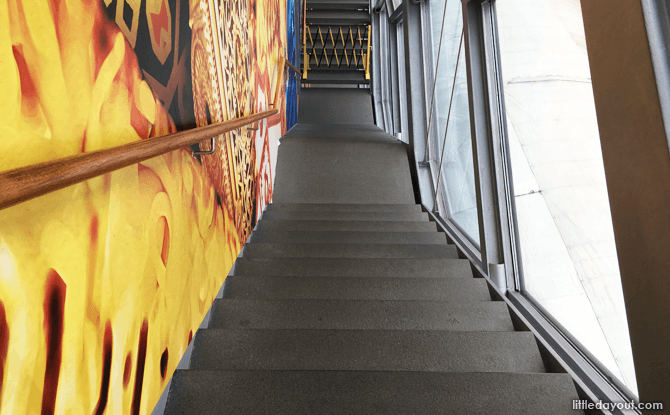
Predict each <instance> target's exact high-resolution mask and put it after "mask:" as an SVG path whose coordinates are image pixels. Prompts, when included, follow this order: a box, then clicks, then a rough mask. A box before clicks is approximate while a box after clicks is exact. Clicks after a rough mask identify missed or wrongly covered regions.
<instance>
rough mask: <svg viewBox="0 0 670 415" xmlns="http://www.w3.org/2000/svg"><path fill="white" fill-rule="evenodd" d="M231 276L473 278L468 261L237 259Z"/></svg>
mask: <svg viewBox="0 0 670 415" xmlns="http://www.w3.org/2000/svg"><path fill="white" fill-rule="evenodd" d="M230 275H257V276H275V275H277V276H282V277H286V276H294V275H297V276H307V277H412V278H422V277H433V278H440V277H441V278H472V268H471V267H470V261H468V260H467V259H411V258H237V260H236V261H235V264H234V265H233V268H232V270H231V272H230Z"/></svg>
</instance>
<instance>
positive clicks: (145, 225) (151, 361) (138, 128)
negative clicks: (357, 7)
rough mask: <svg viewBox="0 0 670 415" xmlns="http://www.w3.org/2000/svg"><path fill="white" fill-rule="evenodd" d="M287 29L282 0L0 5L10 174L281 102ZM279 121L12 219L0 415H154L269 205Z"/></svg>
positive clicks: (2, 300)
mask: <svg viewBox="0 0 670 415" xmlns="http://www.w3.org/2000/svg"><path fill="white" fill-rule="evenodd" d="M286 21H287V18H286V4H285V3H284V1H283V0H281V1H280V0H246V1H231V0H211V1H210V0H191V1H190V2H189V1H188V0H100V1H84V0H60V1H45V2H30V1H26V0H0V90H1V91H2V97H0V113H2V114H3V117H2V118H0V171H4V170H9V169H12V168H17V167H21V166H26V165H30V164H34V163H38V162H41V161H45V160H50V159H54V158H60V157H65V156H69V155H73V154H77V153H81V152H87V151H93V150H98V149H103V148H109V147H113V146H117V145H120V144H124V143H127V142H131V141H136V140H141V139H146V138H149V137H157V136H162V135H165V134H168V133H171V132H175V131H178V130H183V129H188V128H192V127H194V126H200V125H205V124H208V123H213V122H218V121H223V120H227V119H231V118H234V117H238V116H241V115H248V114H251V113H254V112H258V111H261V110H264V109H267V108H269V103H270V102H271V101H272V98H273V97H274V95H275V91H277V88H280V89H281V91H280V92H281V93H280V96H286V95H285V94H286V92H285V90H284V89H285V86H284V83H283V82H282V83H278V77H277V75H278V73H277V71H278V70H279V69H278V68H279V62H280V61H279V59H280V58H283V56H284V54H285V52H284V49H285V45H286V44H287V29H286ZM289 97H290V96H289ZM280 110H281V111H280V114H278V115H276V116H273V117H270V118H268V119H266V120H264V121H263V122H259V123H258V125H255V126H253V127H252V128H243V129H241V130H237V131H234V132H231V133H229V134H226V135H225V136H221V137H217V138H216V140H217V146H216V152H215V153H214V154H212V155H209V156H202V157H201V158H200V159H197V158H194V157H193V156H192V155H191V153H190V151H189V150H188V149H183V150H179V151H175V152H172V153H170V154H166V155H164V156H159V157H156V158H154V159H151V160H148V161H145V162H142V163H140V164H138V165H135V166H130V167H127V168H124V169H121V170H118V171H115V172H113V173H109V174H105V175H103V176H99V177H96V178H94V179H91V180H87V181H85V182H82V183H79V184H76V185H73V186H70V187H68V188H66V189H62V190H60V191H57V192H53V193H50V194H47V195H45V196H42V197H40V198H37V199H34V200H32V201H29V202H25V203H22V204H20V205H17V206H14V207H11V208H8V209H4V210H0V359H1V360H0V413H1V414H24V413H29V414H32V413H42V414H50V413H55V414H65V413H68V414H69V413H76V414H79V413H82V414H103V413H110V414H111V413H124V414H125V413H127V414H147V413H150V412H151V410H152V409H153V406H154V405H155V403H156V401H157V399H158V397H159V396H160V394H161V393H162V390H163V388H164V387H165V385H166V384H167V381H168V379H169V377H170V376H171V374H172V372H173V371H174V369H175V368H176V366H177V363H178V362H179V359H180V357H181V355H182V354H183V352H184V351H185V349H186V347H187V345H188V343H189V342H190V341H191V339H192V336H193V334H194V333H195V331H196V330H197V328H198V326H199V324H200V321H201V320H202V318H203V317H204V314H205V313H206V311H207V309H208V307H209V305H210V304H211V302H212V301H213V299H214V297H215V296H216V293H217V292H218V289H219V287H220V286H221V284H222V283H223V280H224V279H225V276H226V275H227V273H228V271H229V269H230V267H231V266H232V263H233V262H234V260H235V258H236V256H237V254H238V253H239V251H240V249H241V247H242V245H243V244H244V241H245V240H246V238H247V236H248V235H249V233H250V232H251V229H252V228H253V226H254V224H255V221H256V218H257V217H258V215H259V213H260V212H261V211H262V209H263V208H264V206H265V204H267V203H268V202H269V201H270V200H271V198H272V182H273V177H274V168H275V161H276V150H277V143H278V139H279V137H280V136H281V135H282V134H283V132H285V130H286V126H287V125H286V117H285V104H284V103H283V102H282V103H281V108H280ZM254 128H257V129H254ZM208 146H209V144H200V147H201V148H203V149H204V148H208Z"/></svg>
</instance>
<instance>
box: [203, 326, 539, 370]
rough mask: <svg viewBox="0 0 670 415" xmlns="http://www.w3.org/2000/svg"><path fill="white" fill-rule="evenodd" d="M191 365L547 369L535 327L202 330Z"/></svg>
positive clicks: (214, 367) (212, 367)
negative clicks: (531, 329) (502, 329)
mask: <svg viewBox="0 0 670 415" xmlns="http://www.w3.org/2000/svg"><path fill="white" fill-rule="evenodd" d="M190 368H191V369H209V370H388V371H426V372H526V373H544V371H545V369H544V363H542V359H541V358H540V352H539V350H538V348H537V343H536V342H535V337H534V336H533V334H532V333H530V332H452V331H415V330H404V331H401V330H221V329H218V330H217V329H206V330H200V331H199V332H198V335H197V336H196V337H195V344H194V348H193V354H192V355H191V363H190Z"/></svg>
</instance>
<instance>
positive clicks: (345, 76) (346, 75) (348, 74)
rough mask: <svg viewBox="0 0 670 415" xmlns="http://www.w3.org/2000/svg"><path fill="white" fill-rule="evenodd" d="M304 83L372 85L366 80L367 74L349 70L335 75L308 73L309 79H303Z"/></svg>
mask: <svg viewBox="0 0 670 415" xmlns="http://www.w3.org/2000/svg"><path fill="white" fill-rule="evenodd" d="M333 59H334V58H333ZM331 65H335V62H331ZM343 66H344V65H343ZM345 68H346V67H345ZM303 82H305V83H308V84H319V83H322V84H323V83H343V84H369V83H370V81H369V80H367V79H365V72H363V71H356V70H348V69H343V70H340V71H337V72H334V73H327V72H326V73H324V72H313V71H309V72H308V73H307V79H303Z"/></svg>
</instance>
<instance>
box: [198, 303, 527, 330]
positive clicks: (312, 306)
mask: <svg viewBox="0 0 670 415" xmlns="http://www.w3.org/2000/svg"><path fill="white" fill-rule="evenodd" d="M209 328H219V329H356V330H366V329H377V330H451V331H514V327H513V326H512V320H511V318H510V315H509V311H508V310H507V306H506V305H505V303H503V302H494V301H487V302H470V303H465V302H443V301H416V300H412V301H385V300H384V301H380V300H238V299H217V300H215V301H214V304H213V306H212V309H211V319H210V322H209Z"/></svg>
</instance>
